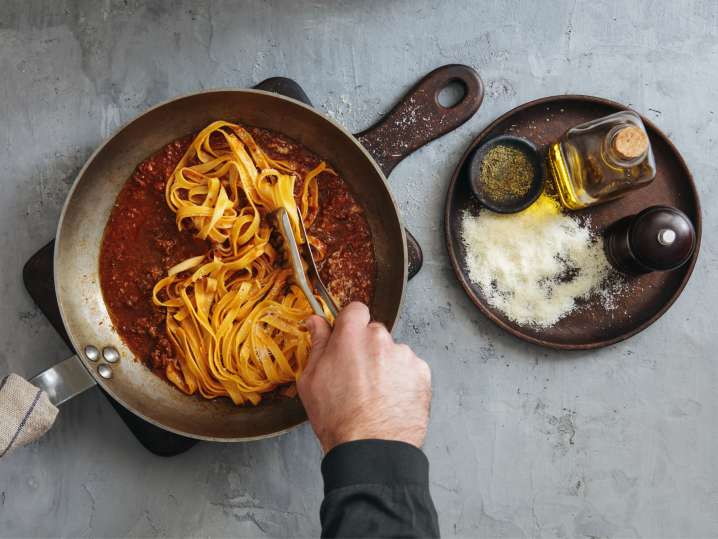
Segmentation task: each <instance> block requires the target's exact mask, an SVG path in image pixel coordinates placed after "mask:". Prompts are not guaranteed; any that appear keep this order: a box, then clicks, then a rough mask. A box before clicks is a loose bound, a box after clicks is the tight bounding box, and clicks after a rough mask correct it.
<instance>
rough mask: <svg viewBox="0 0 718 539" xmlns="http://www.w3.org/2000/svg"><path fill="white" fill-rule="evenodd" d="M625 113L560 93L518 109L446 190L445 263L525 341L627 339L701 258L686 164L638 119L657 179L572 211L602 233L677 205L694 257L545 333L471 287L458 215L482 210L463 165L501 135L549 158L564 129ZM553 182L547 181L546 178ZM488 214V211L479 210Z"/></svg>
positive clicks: (670, 298) (560, 345) (674, 293)
mask: <svg viewBox="0 0 718 539" xmlns="http://www.w3.org/2000/svg"><path fill="white" fill-rule="evenodd" d="M625 109H626V107H625V106H623V105H621V104H620V103H615V102H613V101H608V100H605V99H600V98H597V97H590V96H580V95H563V96H554V97H546V98H543V99H538V100H536V101H531V102H530V103H526V104H525V105H521V106H519V107H517V108H515V109H513V110H511V111H509V112H507V113H506V114H504V115H503V116H501V117H500V118H498V119H497V120H496V121H494V122H493V123H492V124H491V125H489V126H488V127H487V128H486V129H484V130H483V131H482V132H481V134H479V136H478V137H477V138H476V139H475V140H474V141H473V142H472V143H471V144H470V145H469V147H468V148H467V150H466V152H465V153H464V156H463V157H462V159H461V162H460V163H459V165H458V167H457V168H456V170H455V171H454V175H453V177H452V178H451V183H450V184H449V190H448V194H447V198H446V207H445V215H444V218H445V223H444V225H445V234H446V243H447V248H448V251H449V258H450V259H451V263H452V266H453V267H454V271H455V273H456V276H457V278H458V279H459V282H460V283H461V285H462V286H463V288H464V290H465V291H466V293H467V294H468V295H469V297H470V298H471V300H472V301H473V302H474V303H475V304H476V306H477V307H478V308H479V309H480V310H481V312H483V313H484V314H485V315H486V316H487V317H489V318H490V319H491V320H493V321H494V322H495V323H497V324H498V325H499V326H501V327H502V328H504V329H505V330H506V331H508V332H509V333H511V334H513V335H515V336H516V337H518V338H520V339H523V340H525V341H528V342H532V343H535V344H538V345H542V346H547V347H549V348H556V349H569V350H576V349H584V350H585V349H591V348H600V347H603V346H608V345H610V344H614V343H616V342H619V341H622V340H624V339H627V338H629V337H631V336H633V335H635V334H636V333H638V332H640V331H642V330H644V329H645V328H647V327H648V326H649V325H651V324H652V323H653V322H655V321H656V320H658V318H660V317H661V316H662V315H663V313H665V312H666V311H667V310H668V308H669V307H670V306H671V305H672V304H673V302H674V301H675V300H676V299H677V298H678V296H679V295H680V294H681V292H682V291H683V288H684V287H685V285H686V283H687V282H688V279H689V277H690V275H691V273H692V271H693V267H694V266H695V263H696V260H697V258H698V250H699V247H700V239H701V213H700V203H699V201H698V193H697V191H696V187H695V184H694V182H693V178H692V176H691V173H690V171H689V170H688V167H687V166H686V163H685V161H684V160H683V158H682V157H681V155H680V153H679V152H678V150H677V149H676V147H675V146H674V145H673V143H672V142H671V141H670V140H669V139H668V137H666V135H664V134H663V133H662V132H661V131H660V130H659V129H658V128H657V127H656V126H655V125H653V123H651V122H650V121H648V120H647V119H645V118H644V119H643V121H644V122H645V125H646V129H647V130H648V135H649V137H650V139H651V145H652V147H653V152H654V155H655V159H656V166H657V174H656V179H655V180H654V181H653V183H651V184H650V185H649V186H648V187H645V188H644V189H641V190H638V191H635V192H633V193H630V194H628V195H626V196H625V197H623V198H621V199H618V200H615V201H613V202H609V203H607V204H602V205H600V206H595V207H593V208H588V209H586V210H582V211H581V212H576V213H577V215H582V214H583V215H589V216H590V218H591V223H592V226H593V227H594V229H596V230H597V231H599V232H602V231H603V230H605V228H606V226H608V225H610V224H611V223H613V222H614V221H616V220H617V219H619V218H621V217H624V216H626V215H631V214H635V213H638V212H639V211H640V210H642V209H643V208H646V207H647V206H653V205H656V204H664V205H667V206H674V207H676V208H678V209H680V210H682V211H683V212H685V213H686V215H688V217H689V218H690V219H691V221H692V222H693V224H694V225H695V228H696V234H697V243H696V250H695V253H694V254H693V257H692V259H691V260H690V261H689V263H688V264H686V265H685V266H683V267H682V268H680V269H678V270H675V271H672V272H664V273H651V274H648V275H643V276H641V277H633V278H627V280H628V283H627V286H626V291H625V292H624V293H623V294H622V295H621V296H619V297H616V299H615V304H616V305H615V308H614V309H611V310H607V309H605V308H604V307H603V305H602V304H601V303H600V301H599V300H597V299H591V300H589V301H588V302H587V303H586V305H585V306H584V307H583V308H582V309H580V310H577V311H575V312H573V313H572V314H570V315H569V316H567V317H566V318H563V319H562V320H560V321H559V322H558V323H557V324H556V325H555V326H553V327H550V328H534V327H528V326H520V325H518V324H516V323H515V322H513V321H511V320H509V319H508V318H507V317H506V316H504V315H503V314H502V313H501V312H500V311H498V310H497V309H495V308H493V307H492V306H490V305H489V304H488V303H487V302H486V298H485V296H484V295H483V293H482V292H481V290H480V288H479V287H478V286H475V285H474V284H472V283H471V281H470V279H469V277H468V270H467V267H466V260H465V257H466V253H465V249H464V246H463V244H462V242H461V215H462V214H463V212H464V211H469V212H472V213H476V212H478V211H482V210H480V209H479V206H478V204H477V203H476V202H475V200H474V198H473V196H472V194H471V192H470V188H469V182H468V176H467V171H466V168H467V167H466V166H465V165H466V163H467V160H468V157H469V156H470V155H471V153H472V151H473V150H474V149H475V148H476V147H477V146H478V145H479V144H481V143H482V142H484V141H485V140H488V139H490V138H493V137H495V136H498V135H503V134H510V135H518V136H522V137H525V138H527V139H529V140H531V141H532V142H533V143H534V144H536V145H537V147H538V148H539V151H541V152H543V154H544V155H545V154H546V150H547V148H548V144H549V143H551V142H553V141H555V140H556V139H557V138H558V137H559V136H561V135H562V134H563V133H564V132H565V131H566V130H567V129H568V128H570V127H573V126H575V125H578V124H580V123H583V122H586V121H588V120H593V119H595V118H599V117H601V116H606V115H608V114H612V113H614V112H617V111H619V110H625ZM547 179H548V181H549V182H550V181H551V179H550V176H549V177H548V178H547ZM484 211H485V210H484Z"/></svg>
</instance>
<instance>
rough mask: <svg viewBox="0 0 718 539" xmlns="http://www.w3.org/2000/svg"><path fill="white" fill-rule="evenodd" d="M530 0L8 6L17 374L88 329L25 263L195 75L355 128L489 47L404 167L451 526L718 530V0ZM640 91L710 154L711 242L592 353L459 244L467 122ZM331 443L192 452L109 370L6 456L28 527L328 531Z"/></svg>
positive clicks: (697, 155) (400, 182) (485, 532)
mask: <svg viewBox="0 0 718 539" xmlns="http://www.w3.org/2000/svg"><path fill="white" fill-rule="evenodd" d="M540 4H541V7H538V6H539V3H538V2H533V1H530V0H529V1H524V2H519V1H513V2H509V1H503V2H502V1H496V2H494V1H486V2H471V1H468V0H466V1H459V0H456V1H453V0H452V1H449V0H445V1H438V0H437V1H428V0H417V1H399V0H395V1H353V2H350V1H344V2H340V1H329V0H326V1H315V2H290V1H282V0H276V1H252V2H224V3H222V2H211V3H208V2H206V1H191V2H189V1H187V2H136V1H132V0H130V1H124V2H119V1H118V2H92V1H89V0H88V1H78V2H62V1H46V2H35V1H22V0H20V1H17V2H9V1H5V2H3V6H2V8H0V127H1V128H0V253H2V256H0V297H1V298H2V300H1V301H0V319H1V320H2V323H1V324H0V374H5V373H6V372H8V371H15V372H18V373H21V374H26V375H32V374H35V373H36V372H37V371H39V370H40V369H42V368H45V367H47V366H49V365H51V364H52V363H53V362H54V361H56V360H60V359H62V358H63V357H64V356H66V355H67V353H68V351H67V349H66V347H65V345H64V344H63V342H62V341H61V340H60V339H59V338H58V336H57V335H56V334H55V332H54V331H53V330H52V328H51V327H50V326H49V324H48V323H47V322H46V321H45V319H44V318H43V317H42V315H41V314H40V312H39V311H38V310H37V308H36V307H35V306H34V305H33V304H32V302H31V300H30V298H29V297H28V295H27V294H26V292H25V290H24V288H23V286H22V281H21V268H22V265H23V263H24V262H25V260H26V259H27V258H28V257H29V256H30V255H31V254H32V253H33V252H34V251H35V250H36V249H38V248H39V247H41V246H42V245H44V244H45V242H47V241H48V240H49V239H50V238H51V237H52V236H53V234H54V229H55V226H56V223H57V219H58V216H59V211H60V207H61V204H62V201H63V199H64V197H65V194H66V193H67V190H68V188H69V186H70V184H71V182H72V180H73V178H74V176H75V174H76V172H77V171H78V169H79V168H80V166H81V165H82V164H83V162H84V161H85V159H86V158H87V157H88V156H89V154H90V153H91V152H92V150H93V149H94V148H95V147H96V146H97V145H98V144H99V143H100V142H101V141H102V140H103V139H104V138H106V137H107V136H108V135H110V134H111V133H113V132H114V131H115V130H116V129H117V128H118V127H119V126H120V125H122V124H123V123H124V122H126V121H127V120H129V119H130V118H132V117H133V116H135V115H136V114H138V113H140V112H142V111H143V110H145V109H146V108H147V107H149V106H151V105H153V104H155V103H157V102H159V101H162V100H164V99H167V98H170V97H172V96H176V95H178V94H182V93H186V92H192V91H195V90H199V89H203V88H211V87H221V86H235V87H244V86H250V85H252V84H254V83H256V82H258V81H260V80H261V79H264V78H266V77H269V76H273V75H287V76H290V77H293V78H295V79H296V80H298V81H300V82H301V84H302V85H303V86H304V88H305V89H306V91H307V93H308V94H309V95H310V96H311V97H312V98H313V100H314V102H315V104H317V105H318V106H320V108H321V109H322V110H324V111H325V112H327V113H328V114H330V115H332V116H334V117H335V118H337V119H339V120H340V121H341V122H342V123H344V124H345V125H346V126H347V127H349V128H350V129H354V130H358V129H360V128H363V127H365V126H367V125H369V124H371V123H372V122H373V121H374V120H376V119H377V118H378V117H379V115H380V114H381V113H382V112H383V111H385V110H386V109H387V108H388V107H390V106H391V105H392V104H393V103H394V102H395V100H396V99H398V98H399V96H400V95H401V94H402V93H403V92H404V91H405V90H406V89H407V88H408V87H409V86H410V85H412V84H413V83H414V82H415V81H416V80H417V79H418V78H419V77H421V76H422V75H423V74H424V73H426V72H428V71H430V70H431V69H433V68H434V67H436V66H438V65H440V64H443V63H452V62H461V63H466V64H469V65H472V66H474V67H475V68H477V69H478V70H479V71H480V73H481V75H482V77H483V79H484V82H485V84H486V90H487V91H486V98H485V101H484V105H483V106H482V108H481V110H480V111H479V113H478V114H477V115H476V116H475V117H474V118H473V119H472V120H471V121H470V122H468V123H467V124H465V125H464V126H463V127H461V128H460V129H458V130H457V131H455V132H454V133H452V134H450V135H448V136H445V137H444V138H442V139H440V140H439V141H437V142H435V143H433V144H431V145H430V146H429V147H426V148H424V149H422V150H421V151H420V152H418V153H417V154H416V155H414V156H413V157H412V158H410V159H409V160H407V161H405V162H404V163H403V164H402V165H400V166H399V167H398V168H397V170H396V171H395V172H394V174H393V175H392V186H393V189H394V193H395V194H396V196H397V198H398V200H399V201H400V204H401V208H402V210H403V212H404V216H405V218H406V220H407V222H408V225H409V226H410V228H411V230H412V231H413V232H414V233H415V234H416V236H417V237H418V239H419V240H420V241H421V243H422V245H423V246H424V250H425V254H426V257H427V261H426V264H425V267H424V269H423V270H422V272H421V274H420V275H419V277H417V278H416V279H415V280H414V281H412V282H411V283H410V286H409V291H408V294H407V299H406V307H405V309H404V312H403V315H402V318H401V322H400V324H399V327H398V330H397V332H396V334H397V336H398V338H400V339H402V340H404V341H406V342H408V343H409V344H411V345H412V346H413V347H414V348H415V349H416V350H417V351H418V352H419V353H420V354H421V355H422V356H424V357H425V358H426V359H427V360H428V361H429V362H430V363H431V366H432V368H433V372H434V381H435V398H434V404H433V418H432V424H431V431H430V435H429V438H428V441H427V444H426V452H427V453H428V455H429V458H430V459H431V463H432V470H431V477H432V479H431V485H432V490H433V495H434V499H435V501H436V505H437V507H438V510H439V514H440V519H441V527H442V530H443V533H444V535H445V536H447V537H452V536H464V537H466V536H477V535H481V536H501V537H528V536H542V537H706V536H715V535H716V534H718V467H716V465H715V455H716V454H717V453H718V438H717V436H716V430H717V428H718V427H716V419H715V418H716V416H717V415H718V392H716V389H715V388H716V387H717V386H718V367H716V364H715V361H714V357H715V346H714V342H715V334H716V333H715V322H714V320H715V303H716V299H718V298H717V297H716V292H717V291H718V284H717V283H716V257H717V256H718V250H717V248H716V243H715V241H714V239H713V238H715V237H716V234H717V233H718V230H717V228H718V217H717V216H716V210H715V207H716V203H717V202H718V192H717V190H716V188H715V185H716V184H715V181H716V171H717V168H716V164H715V160H714V158H715V154H716V137H717V136H718V124H717V123H716V119H715V114H714V112H715V108H714V107H716V103H717V102H718V73H717V72H716V66H717V65H718V37H717V36H716V28H717V27H718V4H717V3H716V2H713V1H711V0H704V1H692V2H687V1H678V2H649V1H641V2H639V1H636V2H609V1H595V0H594V1H574V2H558V1H557V2H541V3H540ZM556 93H587V94H594V95H599V96H605V97H607V98H611V99H615V100H618V101H621V102H624V103H628V104H631V105H632V106H634V107H635V108H636V109H638V110H639V111H641V112H643V113H644V114H646V115H647V116H648V117H649V118H651V119H652V120H654V121H655V122H656V123H657V124H658V125H659V126H660V127H661V128H663V129H664V130H665V131H666V132H667V133H668V134H669V136H670V137H671V139H672V140H673V141H674V142H675V143H676V144H677V146H678V147H679V148H680V149H681V151H682V152H683V155H684V156H685V158H686V160H687V162H688V164H689V166H690V167H691V169H692V170H693V172H694V174H695V177H696V180H697V182H698V187H699V190H700V194H701V197H702V202H703V211H704V218H705V229H704V242H703V248H702V253H701V258H700V260H699V263H698V266H697V268H696V272H695V274H694V276H693V278H692V280H691V282H690V284H689V286H688V287H687V289H686V291H685V293H684V294H683V296H682V297H681V298H680V300H679V301H678V302H677V303H676V304H675V306H674V307H673V308H672V309H671V310H670V312H669V313H668V314H667V315H666V316H664V317H663V318H662V319H661V320H660V321H659V322H658V323H657V324H655V325H654V326H653V327H651V328H649V329H648V330H647V331H645V332H644V333H642V334H641V335H639V336H637V337H635V338H633V339H631V340H630V341H628V342H626V343H623V344H620V345H617V346H613V347H611V348H608V349H605V350H602V351H599V352H590V353H578V354H563V353H553V352H547V351H544V350H542V349H539V348H536V347H533V346H529V345H524V344H522V343H520V342H518V341H516V340H514V339H512V338H511V337H509V336H507V335H505V334H503V333H502V332H501V331H499V330H498V329H497V328H495V327H494V326H493V325H492V324H491V323H490V322H488V321H487V320H485V319H484V318H483V317H482V316H481V315H480V314H479V313H478V312H477V311H476V310H475V309H474V308H473V306H472V304H471V303H470V302H469V300H468V299H467V298H466V297H465V296H464V294H463V292H461V290H460V288H459V286H458V284H457V283H456V281H455V279H454V277H453V274H452V271H451V269H450V267H449V264H448V261H447V257H446V255H445V250H444V245H443V237H442V231H441V215H442V207H443V203H444V191H445V189H446V185H447V182H448V179H449V176H450V174H451V171H452V170H453V167H454V166H455V164H456V161H457V160H458V158H459V156H460V155H461V153H462V152H463V150H464V148H465V146H466V145H467V144H468V142H469V141H470V139H471V138H472V137H473V136H474V135H475V134H477V133H478V132H479V130H480V129H481V128H482V127H483V126H485V125H486V124H487V123H488V122H489V121H490V120H492V119H493V118H495V117H496V116H497V115H499V114H501V113H503V112H504V111H506V110H508V109H510V108H512V107H514V106H516V105H518V104H520V103H522V102H525V101H527V100H530V99H533V98H536V97H541V96H544V95H550V94H556ZM319 462H320V451H319V447H318V445H317V443H316V442H315V440H314V438H313V436H312V433H311V431H310V429H309V428H307V427H305V428H300V429H298V430H296V431H294V432H292V433H291V434H288V435H286V436H283V437H281V438H279V439H273V440H269V441H264V442H258V443H251V444H246V445H231V446H229V445H211V444H200V445H198V446H197V447H195V448H194V449H193V450H191V451H190V452H189V453H186V454H184V455H182V456H179V457H176V458H173V459H169V460H166V459H162V458H158V457H155V456H153V455H151V454H149V453H148V452H147V451H145V450H144V449H143V448H142V447H141V446H140V445H139V444H138V443H137V442H136V441H135V439H134V438H133V437H132V435H131V434H130V433H129V431H128V430H127V429H126V428H125V426H124V424H123V423H122V422H121V420H120V419H119V418H118V416H117V415H116V414H115V413H114V411H113V410H112V408H111V407H110V405H109V404H108V403H107V402H106V400H105V399H104V397H103V396H102V395H100V394H99V393H98V392H97V391H96V390H92V391H90V392H88V393H87V394H85V395H83V396H81V397H79V398H77V399H76V400H74V401H72V402H70V403H69V404H67V405H66V406H64V407H63V409H62V413H61V416H60V418H59V420H58V422H57V425H56V427H55V428H54V429H53V430H52V432H51V433H50V434H49V435H48V436H47V437H45V438H44V439H43V440H42V441H40V442H39V443H37V444H35V445H33V446H31V447H28V448H25V449H23V450H20V451H18V452H16V453H15V454H14V455H12V456H11V457H9V458H7V459H4V460H3V461H2V462H0V534H2V535H5V536H56V535H62V536H85V535H86V536H89V535H93V536H125V535H132V536H168V535H169V536H176V535H201V536H222V535H239V536H248V537H249V536H258V537H264V536H287V537H297V536H312V535H317V534H318V531H319V525H318V509H319V503H320V500H321V480H320V476H319Z"/></svg>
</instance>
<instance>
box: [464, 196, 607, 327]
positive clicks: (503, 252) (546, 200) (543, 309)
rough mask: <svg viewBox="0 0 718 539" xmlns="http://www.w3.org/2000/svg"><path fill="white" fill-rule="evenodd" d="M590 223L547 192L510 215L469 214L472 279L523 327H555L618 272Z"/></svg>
mask: <svg viewBox="0 0 718 539" xmlns="http://www.w3.org/2000/svg"><path fill="white" fill-rule="evenodd" d="M588 225H589V223H587V222H583V223H582V222H580V221H579V220H578V219H576V218H573V217H571V216H569V215H566V214H563V213H561V208H560V206H559V204H558V203H557V202H556V201H555V200H553V199H552V198H550V197H548V196H546V195H542V196H541V197H540V198H539V199H538V200H537V201H536V202H535V203H534V204H533V205H531V206H530V207H529V208H528V209H526V210H524V211H522V212H520V213H516V214H510V215H502V214H498V213H494V212H491V211H488V210H482V211H480V212H479V214H478V215H475V216H474V215H471V214H469V212H466V213H464V215H463V218H462V239H463V243H464V246H465V247H466V262H467V266H468V270H469V278H470V279H471V281H472V282H473V283H474V284H475V285H477V286H478V287H479V288H480V289H481V291H482V292H483V294H484V296H485V298H486V300H487V302H488V303H489V304H490V305H491V306H493V307H494V308H496V309H498V310H499V311H501V312H502V313H504V314H505V315H506V316H507V317H508V318H509V319H511V320H513V321H514V322H516V323H518V324H521V325H530V326H536V327H549V326H552V325H554V324H556V322H558V321H559V320H561V319H562V318H563V317H565V316H567V315H568V314H570V313H571V312H573V311H574V310H576V308H577V307H578V306H579V303H578V301H579V300H585V299H588V298H589V297H590V296H591V295H593V294H594V293H600V294H601V296H602V297H604V296H606V297H608V296H607V295H606V291H605V289H604V290H600V289H601V287H602V285H603V284H604V283H606V282H607V281H608V279H609V277H610V276H611V275H612V274H613V273H614V272H613V270H612V269H611V266H610V265H609V263H608V261H607V260H606V256H605V255H604V252H603V239H602V238H601V237H600V236H597V235H596V234H594V233H593V232H592V231H591V229H590V228H589V226H588Z"/></svg>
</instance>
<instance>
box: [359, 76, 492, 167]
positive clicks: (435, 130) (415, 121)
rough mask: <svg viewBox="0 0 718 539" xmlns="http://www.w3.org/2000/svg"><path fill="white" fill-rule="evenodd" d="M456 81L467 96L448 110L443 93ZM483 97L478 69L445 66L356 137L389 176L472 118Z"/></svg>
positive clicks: (410, 91)
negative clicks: (440, 95) (440, 100)
mask: <svg viewBox="0 0 718 539" xmlns="http://www.w3.org/2000/svg"><path fill="white" fill-rule="evenodd" d="M454 82H458V83H460V84H461V85H462V86H463V87H464V96H463V97H462V98H461V100H460V101H459V102H458V103H456V104H455V105H453V106H451V107H444V106H442V105H441V104H440V103H439V93H440V92H441V91H442V90H443V89H444V88H446V87H447V86H449V85H450V84H451V83H454ZM483 98H484V85H483V83H482V82H481V78H480V77H479V74H478V73H477V72H476V71H475V70H474V69H472V68H471V67H469V66H465V65H461V64H450V65H445V66H442V67H439V68H437V69H435V70H434V71H432V72H431V73H429V74H428V75H427V76H426V77H424V78H423V79H421V80H420V81H419V82H418V83H417V85H416V86H414V87H413V88H412V89H411V90H409V92H408V93H407V94H406V95H405V96H404V97H403V98H402V99H401V101H399V103H398V104H397V105H396V106H395V107H394V108H393V109H392V110H391V111H390V112H389V113H388V114H387V115H386V116H384V117H383V118H382V119H381V120H379V121H378V122H377V123H376V124H374V125H373V126H371V127H369V128H368V129H365V130H364V131H362V132H361V133H357V134H356V135H355V136H356V138H357V139H359V142H361V143H362V145H363V146H364V147H365V148H366V149H367V150H368V151H369V153H370V154H371V155H372V157H374V159H375V160H376V162H377V163H378V164H379V166H380V167H381V169H382V171H383V172H384V174H385V175H386V176H389V174H391V171H392V170H394V167H396V165H398V164H399V163H400V162H401V160H402V159H404V158H405V157H406V156H407V155H409V154H411V153H412V152H414V151H415V150H418V149H419V148H421V147H422V146H423V145H424V144H427V143H429V142H431V141H432V140H434V139H436V138H439V137H440V136H442V135H445V134H446V133H448V132H449V131H453V130H454V129H456V128H457V127H459V126H460V125H461V124H463V123H464V122H466V121H467V120H468V119H469V118H471V117H472V116H473V115H474V113H475V112H476V111H477V110H479V106H481V101H482V100H483Z"/></svg>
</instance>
